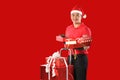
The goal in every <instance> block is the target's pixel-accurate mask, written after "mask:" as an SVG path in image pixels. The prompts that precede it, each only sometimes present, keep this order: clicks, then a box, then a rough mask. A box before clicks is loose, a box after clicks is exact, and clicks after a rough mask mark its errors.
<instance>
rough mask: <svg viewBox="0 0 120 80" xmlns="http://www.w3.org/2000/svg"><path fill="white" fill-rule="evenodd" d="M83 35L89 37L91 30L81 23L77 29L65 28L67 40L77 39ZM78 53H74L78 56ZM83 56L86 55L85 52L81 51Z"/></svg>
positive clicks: (71, 26) (72, 27)
mask: <svg viewBox="0 0 120 80" xmlns="http://www.w3.org/2000/svg"><path fill="white" fill-rule="evenodd" d="M83 35H87V36H88V37H91V30H90V29H89V28H88V27H87V26H86V25H85V24H84V23H82V24H81V25H80V26H79V27H78V28H74V26H73V25H70V26H68V27H67V28H66V31H65V36H66V37H67V38H72V39H77V38H80V37H82V36H83ZM79 52H80V51H76V54H78V53H79ZM82 52H84V53H85V54H87V51H86V50H85V51H82Z"/></svg>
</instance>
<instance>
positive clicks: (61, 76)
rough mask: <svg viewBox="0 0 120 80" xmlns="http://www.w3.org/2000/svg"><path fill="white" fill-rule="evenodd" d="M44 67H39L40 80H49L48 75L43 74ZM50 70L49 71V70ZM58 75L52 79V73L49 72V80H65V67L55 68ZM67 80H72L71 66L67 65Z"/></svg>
mask: <svg viewBox="0 0 120 80" xmlns="http://www.w3.org/2000/svg"><path fill="white" fill-rule="evenodd" d="M45 68H46V67H45V65H41V66H40V80H49V79H48V76H49V75H48V73H46V72H45ZM50 70H51V69H50ZM56 70H57V72H58V75H57V76H55V77H52V72H50V80H67V79H66V76H67V75H66V67H62V68H61V67H59V68H56ZM68 80H74V78H73V65H68Z"/></svg>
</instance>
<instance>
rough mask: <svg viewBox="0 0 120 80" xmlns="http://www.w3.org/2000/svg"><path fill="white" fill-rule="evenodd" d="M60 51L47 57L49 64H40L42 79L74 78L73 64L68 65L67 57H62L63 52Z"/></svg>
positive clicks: (62, 79)
mask: <svg viewBox="0 0 120 80" xmlns="http://www.w3.org/2000/svg"><path fill="white" fill-rule="evenodd" d="M63 50H64V49H63ZM58 53H59V52H55V53H54V54H53V55H52V56H49V57H47V60H46V62H47V64H45V65H41V66H40V75H41V76H40V79H41V80H74V78H73V65H68V64H67V61H66V58H65V57H61V54H60V55H59V54H58ZM60 53H61V51H60Z"/></svg>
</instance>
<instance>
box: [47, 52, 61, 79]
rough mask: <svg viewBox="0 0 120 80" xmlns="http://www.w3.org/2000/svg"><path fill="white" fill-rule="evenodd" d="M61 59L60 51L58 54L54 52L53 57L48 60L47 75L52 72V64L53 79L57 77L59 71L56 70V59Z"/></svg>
mask: <svg viewBox="0 0 120 80" xmlns="http://www.w3.org/2000/svg"><path fill="white" fill-rule="evenodd" d="M58 57H60V54H59V51H57V52H54V53H53V54H52V56H49V57H48V59H47V65H46V69H45V70H46V73H49V72H50V66H51V63H52V77H54V76H56V74H57V71H56V69H55V66H56V64H55V60H56V58H58Z"/></svg>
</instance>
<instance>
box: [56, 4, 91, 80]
mask: <svg viewBox="0 0 120 80" xmlns="http://www.w3.org/2000/svg"><path fill="white" fill-rule="evenodd" d="M70 15H71V21H72V23H73V24H72V25H70V26H68V27H67V28H66V31H65V38H66V39H67V40H69V41H75V43H76V44H75V45H70V44H69V45H68V44H65V45H66V46H67V48H70V49H71V50H72V65H74V80H86V74H87V66H88V58H87V54H88V53H87V50H88V49H89V47H90V45H86V44H84V43H85V42H89V41H91V30H90V29H89V28H88V27H87V26H86V25H85V24H84V23H83V22H82V19H83V18H84V19H85V18H86V15H85V14H84V12H83V11H82V9H80V8H79V7H78V6H76V7H74V8H73V9H72V10H71V12H70ZM58 38H59V39H60V37H58ZM61 39H62V37H61ZM81 44H83V45H81ZM76 45H77V46H76ZM78 45H81V46H78ZM71 46H72V47H71ZM68 59H69V57H68Z"/></svg>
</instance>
